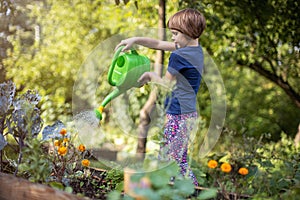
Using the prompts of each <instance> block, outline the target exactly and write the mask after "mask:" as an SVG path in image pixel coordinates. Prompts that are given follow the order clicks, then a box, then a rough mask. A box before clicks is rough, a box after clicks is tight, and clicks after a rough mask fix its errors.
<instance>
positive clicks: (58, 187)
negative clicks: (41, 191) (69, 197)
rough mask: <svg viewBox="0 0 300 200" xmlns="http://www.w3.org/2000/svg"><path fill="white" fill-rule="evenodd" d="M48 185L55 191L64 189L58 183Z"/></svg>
mask: <svg viewBox="0 0 300 200" xmlns="http://www.w3.org/2000/svg"><path fill="white" fill-rule="evenodd" d="M49 185H50V186H51V187H53V188H55V189H59V190H63V189H64V186H63V184H62V183H59V182H54V181H53V182H49Z"/></svg>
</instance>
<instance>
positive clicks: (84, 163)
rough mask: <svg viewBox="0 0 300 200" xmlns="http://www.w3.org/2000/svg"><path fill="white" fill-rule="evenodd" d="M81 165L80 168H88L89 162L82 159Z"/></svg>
mask: <svg viewBox="0 0 300 200" xmlns="http://www.w3.org/2000/svg"><path fill="white" fill-rule="evenodd" d="M81 164H82V166H84V167H88V166H90V161H89V160H88V159H83V160H82V161H81Z"/></svg>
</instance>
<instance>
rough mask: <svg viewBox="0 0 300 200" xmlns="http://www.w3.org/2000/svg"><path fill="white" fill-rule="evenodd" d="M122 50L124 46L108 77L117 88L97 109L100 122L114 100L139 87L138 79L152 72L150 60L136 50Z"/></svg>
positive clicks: (114, 60) (117, 53) (112, 64)
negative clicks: (106, 108) (105, 110)
mask: <svg viewBox="0 0 300 200" xmlns="http://www.w3.org/2000/svg"><path fill="white" fill-rule="evenodd" d="M122 49H123V46H121V47H119V48H118V49H117V51H116V52H115V54H114V57H113V60H112V63H111V65H110V68H109V71H108V77H107V79H108V82H109V84H110V85H112V86H116V88H115V89H114V90H113V91H112V92H111V93H110V94H108V95H107V96H106V97H105V98H104V100H103V101H102V103H101V105H100V106H99V108H97V109H95V113H96V117H97V118H98V119H100V120H101V119H102V112H103V109H104V107H105V106H106V105H107V104H108V103H109V102H110V101H111V100H112V99H114V98H116V97H117V96H119V95H120V94H122V93H123V92H125V91H127V90H128V89H130V88H132V87H139V86H140V84H139V83H138V82H137V81H138V79H139V78H140V77H141V75H142V74H143V73H145V72H147V71H150V60H149V58H147V57H146V56H143V55H139V54H138V53H137V51H136V50H130V52H124V53H123V52H121V51H122Z"/></svg>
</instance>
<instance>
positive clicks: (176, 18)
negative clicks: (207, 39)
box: [167, 8, 206, 39]
mask: <svg viewBox="0 0 300 200" xmlns="http://www.w3.org/2000/svg"><path fill="white" fill-rule="evenodd" d="M167 26H168V28H169V29H174V30H177V31H179V32H181V33H183V34H185V35H187V36H189V37H191V38H193V39H196V38H199V37H200V35H201V34H202V32H203V31H204V29H205V27H206V20H205V17H204V16H203V15H202V14H201V13H200V12H199V11H198V10H196V9H192V8H187V9H184V10H181V11H179V12H177V13H175V14H174V15H173V16H171V17H170V19H169V21H168V23H167Z"/></svg>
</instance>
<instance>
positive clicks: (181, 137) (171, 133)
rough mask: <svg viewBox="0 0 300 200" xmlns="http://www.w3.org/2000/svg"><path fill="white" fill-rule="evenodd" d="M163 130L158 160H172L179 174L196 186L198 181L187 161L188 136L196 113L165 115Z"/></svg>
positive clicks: (193, 126)
mask: <svg viewBox="0 0 300 200" xmlns="http://www.w3.org/2000/svg"><path fill="white" fill-rule="evenodd" d="M166 117H167V122H166V125H165V130H164V139H165V141H164V144H163V145H162V146H161V148H160V159H165V160H174V161H176V162H177V164H178V165H179V167H180V173H181V174H182V175H183V176H185V174H186V173H187V172H188V173H189V174H188V176H189V177H190V178H191V179H192V180H193V183H194V184H195V185H196V186H198V181H197V179H196V177H195V175H194V173H193V172H192V170H191V169H190V167H189V165H188V161H187V152H188V142H189V134H190V132H191V131H192V129H193V128H195V126H196V124H195V122H196V119H197V117H198V115H197V112H194V113H189V114H181V115H171V114H167V116H166Z"/></svg>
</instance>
